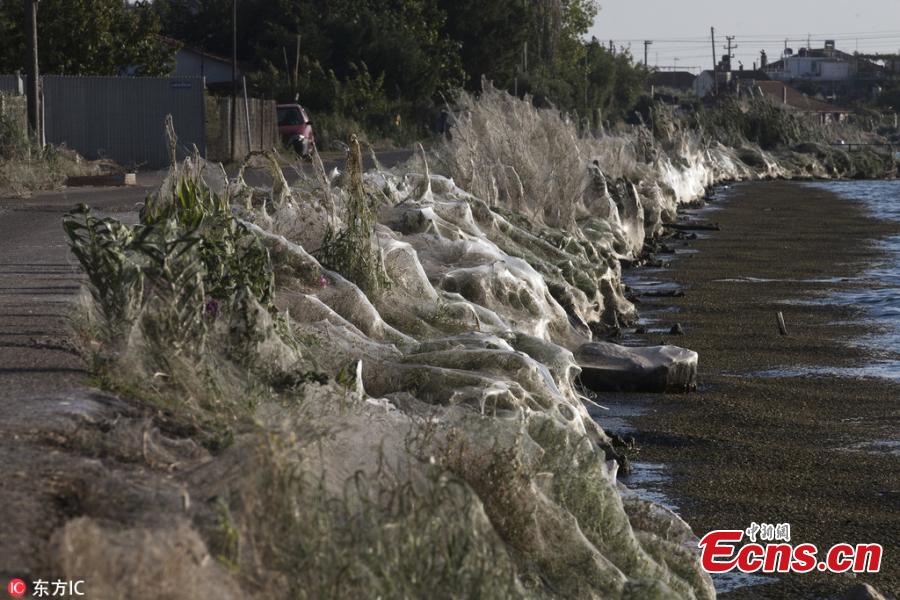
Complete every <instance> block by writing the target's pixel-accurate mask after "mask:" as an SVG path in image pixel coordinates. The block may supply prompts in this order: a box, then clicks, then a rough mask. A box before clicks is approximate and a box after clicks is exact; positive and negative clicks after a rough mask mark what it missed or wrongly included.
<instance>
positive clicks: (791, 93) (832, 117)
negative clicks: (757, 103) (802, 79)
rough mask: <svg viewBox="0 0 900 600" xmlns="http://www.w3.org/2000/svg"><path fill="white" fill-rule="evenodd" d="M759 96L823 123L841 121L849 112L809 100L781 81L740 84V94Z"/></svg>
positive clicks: (815, 100) (825, 103)
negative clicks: (811, 116)
mask: <svg viewBox="0 0 900 600" xmlns="http://www.w3.org/2000/svg"><path fill="white" fill-rule="evenodd" d="M745 92H746V93H750V94H760V95H762V96H765V97H768V98H771V99H772V100H774V101H775V102H777V103H779V104H781V105H782V106H783V107H784V108H786V109H787V110H791V111H796V112H798V113H802V114H807V115H813V116H816V117H818V118H819V119H820V120H821V121H822V122H823V123H827V122H829V121H843V120H844V119H846V118H847V115H849V114H850V111H849V110H847V109H845V108H841V107H839V106H836V105H834V104H829V103H828V102H823V101H821V100H817V99H816V98H810V97H809V96H807V95H806V94H804V93H803V92H801V91H800V90H798V89H795V88H793V87H791V86H789V85H788V84H786V83H785V82H783V81H749V82H745V83H744V84H742V87H741V93H745Z"/></svg>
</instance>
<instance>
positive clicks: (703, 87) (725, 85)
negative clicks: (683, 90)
mask: <svg viewBox="0 0 900 600" xmlns="http://www.w3.org/2000/svg"><path fill="white" fill-rule="evenodd" d="M731 75H732V74H731V73H730V72H728V71H717V72H715V73H713V71H703V72H702V73H700V74H699V75H697V77H696V78H694V84H693V87H694V94H696V95H697V97H698V98H705V97H706V96H709V95H710V94H713V93H715V92H716V89H718V90H719V92H724V91H726V90H728V89H729V86H730V85H731ZM716 79H718V83H719V85H718V88H717V86H716Z"/></svg>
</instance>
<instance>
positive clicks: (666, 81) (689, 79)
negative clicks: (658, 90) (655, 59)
mask: <svg viewBox="0 0 900 600" xmlns="http://www.w3.org/2000/svg"><path fill="white" fill-rule="evenodd" d="M694 79H695V77H694V74H693V73H689V72H688V71H655V72H653V73H652V74H651V75H650V83H652V84H653V85H655V86H659V87H670V88H675V89H689V88H690V87H691V86H692V85H694Z"/></svg>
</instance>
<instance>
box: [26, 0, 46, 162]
mask: <svg viewBox="0 0 900 600" xmlns="http://www.w3.org/2000/svg"><path fill="white" fill-rule="evenodd" d="M24 2H25V20H26V27H25V31H26V32H27V40H26V46H27V48H28V49H27V52H28V56H27V58H26V60H25V64H26V65H27V75H28V81H27V83H26V90H25V94H26V96H27V103H28V130H29V131H30V132H31V134H32V135H33V136H34V139H35V140H37V143H38V144H41V143H43V142H42V140H43V139H44V136H43V132H42V131H41V100H40V89H41V88H40V76H41V73H40V68H39V65H38V32H37V21H38V0H24Z"/></svg>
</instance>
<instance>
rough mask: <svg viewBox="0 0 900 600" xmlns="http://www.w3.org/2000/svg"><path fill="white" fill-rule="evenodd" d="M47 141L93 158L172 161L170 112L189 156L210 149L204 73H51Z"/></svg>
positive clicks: (142, 163) (147, 163) (153, 163)
mask: <svg viewBox="0 0 900 600" xmlns="http://www.w3.org/2000/svg"><path fill="white" fill-rule="evenodd" d="M42 79H43V93H44V127H45V136H46V139H47V142H48V143H50V144H66V146H68V147H69V148H72V149H73V150H76V151H77V152H78V153H79V154H81V155H82V156H84V157H85V158H88V159H97V158H109V159H112V160H114V161H116V162H118V163H119V164H121V165H123V166H126V167H162V166H165V165H167V164H168V162H169V149H168V143H167V141H166V135H165V128H164V123H165V118H166V115H172V119H173V120H174V122H175V131H176V133H177V135H178V154H179V157H180V158H181V157H183V156H185V155H186V154H189V153H190V152H192V150H193V146H194V145H196V146H197V148H198V149H199V150H200V152H201V153H203V154H205V151H206V148H205V125H204V110H205V101H204V86H203V78H201V77H171V78H169V77H166V78H157V77H68V76H62V75H45V76H44V77H43V78H42Z"/></svg>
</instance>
